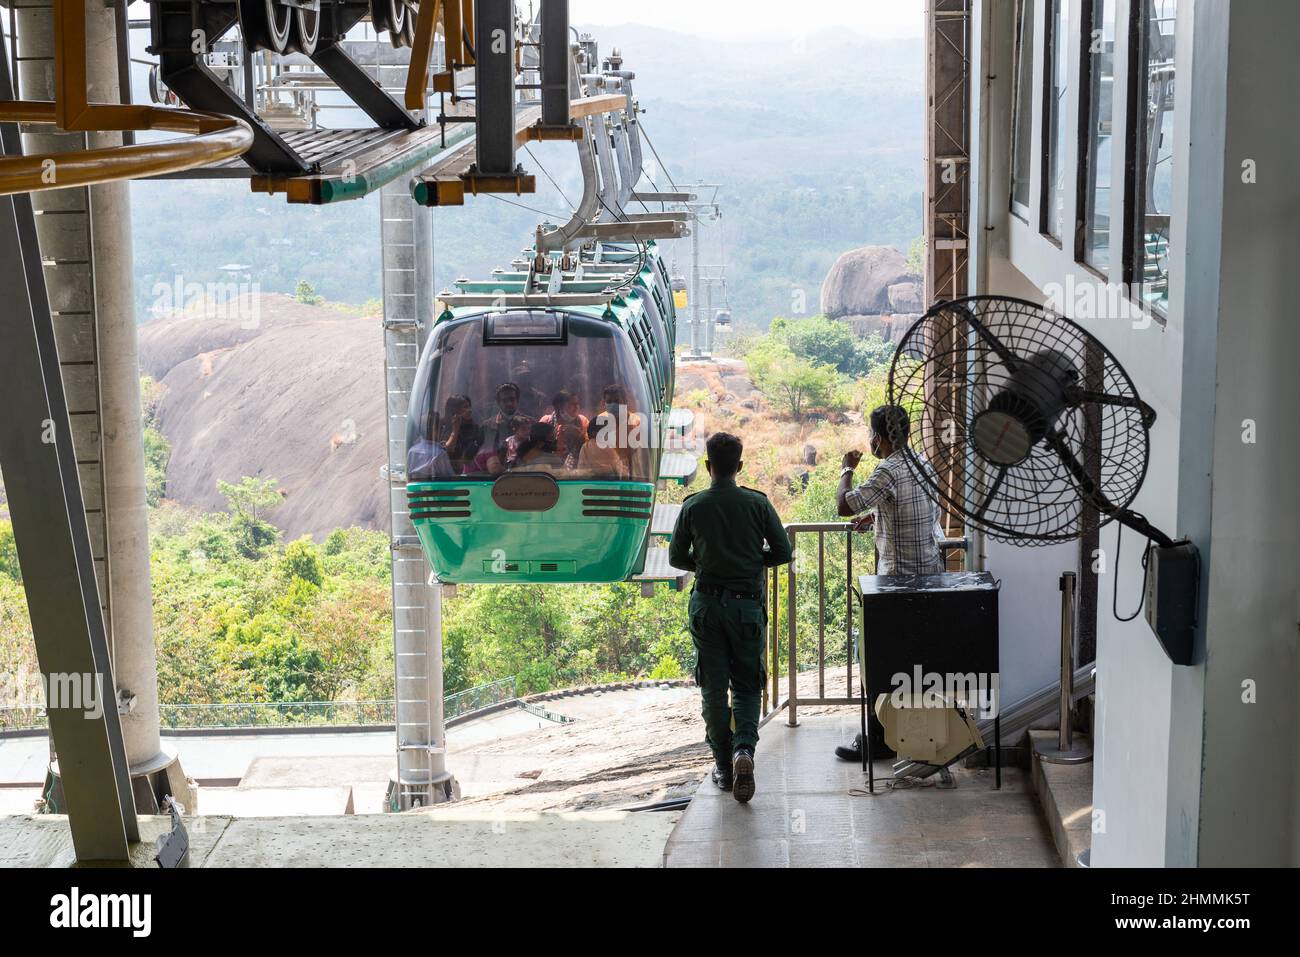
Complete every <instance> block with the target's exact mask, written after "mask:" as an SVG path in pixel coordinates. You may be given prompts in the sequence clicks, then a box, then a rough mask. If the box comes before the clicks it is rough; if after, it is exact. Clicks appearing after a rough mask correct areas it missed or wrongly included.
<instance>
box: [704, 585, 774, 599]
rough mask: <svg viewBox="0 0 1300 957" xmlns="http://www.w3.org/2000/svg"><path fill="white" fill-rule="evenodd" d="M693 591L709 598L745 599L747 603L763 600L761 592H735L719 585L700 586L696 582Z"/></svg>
mask: <svg viewBox="0 0 1300 957" xmlns="http://www.w3.org/2000/svg"><path fill="white" fill-rule="evenodd" d="M695 590H696V591H697V592H699V593H700V594H701V595H708V596H709V597H711V598H745V599H748V600H749V601H762V600H763V593H762V592H756V591H736V590H735V589H734V588H723V587H722V586H721V585H702V584H700V583H699V582H697V583H696V584H695Z"/></svg>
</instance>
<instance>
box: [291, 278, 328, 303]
mask: <svg viewBox="0 0 1300 957" xmlns="http://www.w3.org/2000/svg"><path fill="white" fill-rule="evenodd" d="M293 298H294V299H297V300H298V301H299V302H301V303H302V304H303V305H305V306H319V305H320V304H321V303H322V302H324V301H325V299H324V298H323V297H321V296H318V295H316V288H315V287H314V286H312V284H311V283H309V282H308V281H307V280H306V279H299V280H298V285H297V286H295V287H294V290H293Z"/></svg>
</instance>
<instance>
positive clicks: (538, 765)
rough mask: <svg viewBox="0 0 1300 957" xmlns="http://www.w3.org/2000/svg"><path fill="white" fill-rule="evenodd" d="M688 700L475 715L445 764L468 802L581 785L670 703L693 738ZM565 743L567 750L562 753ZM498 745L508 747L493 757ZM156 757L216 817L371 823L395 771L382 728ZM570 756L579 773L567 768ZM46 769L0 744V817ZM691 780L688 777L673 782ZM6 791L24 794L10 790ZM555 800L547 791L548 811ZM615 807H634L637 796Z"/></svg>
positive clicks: (202, 741) (199, 744)
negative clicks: (535, 787)
mask: <svg viewBox="0 0 1300 957" xmlns="http://www.w3.org/2000/svg"><path fill="white" fill-rule="evenodd" d="M697 696H698V692H697V691H696V690H695V689H694V688H687V687H676V686H667V685H655V686H646V687H641V688H620V689H609V690H604V691H600V690H597V691H593V692H590V693H586V694H578V695H571V696H564V697H557V698H555V699H554V700H548V701H546V702H543V704H544V705H545V706H546V707H547V708H549V709H550V710H552V711H556V712H559V713H562V714H565V715H568V716H570V717H572V718H575V719H576V720H577V722H578V723H577V724H573V725H557V724H554V723H552V722H550V721H546V720H545V719H542V718H538V717H537V716H535V715H531V714H528V713H527V712H524V711H522V710H518V709H506V710H502V711H497V712H493V713H491V714H487V715H482V716H480V717H477V718H474V719H473V720H470V721H467V722H464V723H461V724H457V725H454V726H453V727H451V728H449V729H448V731H447V745H448V758H447V760H448V764H449V766H450V767H451V768H452V769H453V770H454V773H455V775H456V779H457V782H458V783H459V785H460V789H461V794H462V796H463V797H464V798H467V799H469V798H478V797H483V796H487V795H497V794H500V793H504V792H509V791H512V790H516V789H519V788H520V787H521V786H522V785H526V784H529V783H533V782H535V781H536V778H537V772H539V771H544V772H545V773H544V774H543V777H545V778H546V784H547V785H548V786H550V785H553V783H554V782H553V780H552V779H555V778H564V777H571V778H575V779H577V780H579V781H580V780H581V779H582V778H583V777H584V775H589V774H591V773H593V769H594V770H595V771H608V770H609V768H610V767H618V766H621V765H623V764H626V763H628V762H629V761H633V762H634V761H635V760H636V758H637V755H636V754H634V753H628V754H624V753H623V746H621V745H619V744H618V742H617V740H616V738H615V735H613V734H611V733H610V731H609V729H611V728H618V729H624V730H626V731H627V732H629V733H634V732H635V731H636V730H637V729H638V728H642V727H653V728H655V730H656V731H657V732H660V733H661V734H663V733H664V732H663V728H664V727H665V725H664V724H663V721H662V719H661V718H659V717H657V716H659V715H660V714H661V713H662V711H663V709H664V708H665V706H673V705H677V706H680V707H681V709H682V710H683V714H687V713H689V715H690V728H691V729H692V731H693V732H694V733H692V734H691V735H690V740H692V741H693V740H698V737H697V735H698V726H699V722H698V719H697V718H696V714H697V713H698V710H699V708H698V704H697V702H696V698H697ZM600 729H605V730H600ZM593 733H594V734H595V735H596V736H597V737H599V738H601V739H602V740H606V739H607V743H608V746H607V747H605V748H603V749H602V748H599V747H595V746H593V743H592V742H591V741H589V740H588V739H589V738H590V737H591V736H592V734H593ZM568 738H572V739H573V741H574V742H575V743H574V744H572V745H571V746H564V745H563V741H564V740H565V739H568ZM664 740H665V741H667V742H668V743H667V744H665V747H666V748H671V747H673V746H675V745H677V744H679V743H680V742H679V741H678V740H677V737H673V736H672V735H668V736H667V737H665V738H664ZM503 744H505V745H508V746H506V747H504V748H503ZM557 747H558V748H560V751H558V752H557V751H556V750H555V749H556V748H557ZM163 748H164V749H165V750H167V751H169V752H171V753H174V754H178V755H180V757H181V766H182V767H183V768H184V769H185V773H186V774H188V775H189V776H190V777H191V778H195V779H197V780H198V781H199V782H201V784H202V786H201V787H200V790H199V796H198V806H197V808H192V809H190V810H191V811H192V812H197V813H199V814H204V815H216V816H231V817H252V816H256V817H290V816H295V815H299V814H302V815H314V816H330V815H338V814H345V813H351V814H379V813H381V812H383V811H384V809H385V808H384V796H385V792H386V790H387V787H388V779H389V776H390V775H391V774H392V772H393V770H394V768H395V765H396V758H395V756H394V740H393V733H392V732H391V731H378V732H339V731H331V730H330V729H328V728H321V729H318V730H314V731H313V732H312V733H310V734H303V733H297V734H240V733H238V732H233V733H224V734H214V735H183V736H177V735H168V734H165V733H164V735H163ZM578 758H581V759H582V760H581V762H579V763H580V764H581V766H580V767H576V768H575V767H574V766H573V765H574V761H575V760H576V759H578ZM48 761H49V744H48V742H47V740H46V738H45V736H44V735H40V736H30V737H12V738H0V815H4V814H18V815H23V814H27V813H30V812H31V810H32V808H33V807H34V805H35V803H36V801H37V799H38V798H39V797H40V796H41V790H40V787H39V786H38V782H40V781H41V780H43V778H44V775H45V767H46V764H47V763H48ZM587 765H592V767H588V766H587ZM607 766H608V767H607ZM529 775H531V779H530V778H529V777H528V776H529ZM689 780H690V775H689V773H688V774H687V776H686V777H684V778H682V781H680V782H679V784H680V783H682V782H685V781H689ZM16 783H23V784H26V785H27V786H24V787H15V786H13V785H14V784H16ZM559 797H560V796H559V795H558V794H557V795H556V800H557V802H558V801H559ZM651 797H653V795H652V796H651ZM516 803H519V802H516ZM614 803H622V804H632V803H639V799H634V798H628V799H627V800H625V801H621V802H614ZM514 809H515V810H533V809H536V808H520V807H516V808H514Z"/></svg>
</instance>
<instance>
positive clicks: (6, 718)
mask: <svg viewBox="0 0 1300 957" xmlns="http://www.w3.org/2000/svg"><path fill="white" fill-rule="evenodd" d="M517 697H518V694H517V688H516V681H515V678H513V677H510V678H502V679H500V680H498V681H492V682H489V683H488V684H484V685H478V686H476V687H473V688H467V689H466V690H464V691H458V692H456V693H455V694H451V695H447V697H446V698H444V699H443V702H444V703H443V707H444V709H445V713H446V716H447V718H449V719H450V718H455V717H459V716H460V715H464V714H469V713H470V712H473V711H479V710H481V709H483V708H489V707H491V706H492V705H496V704H502V703H503V702H507V701H513V700H514V699H515V698H517ZM393 708H394V704H393V702H392V701H391V700H387V701H234V702H221V703H215V704H206V703H205V704H162V705H159V711H160V712H161V717H162V727H163V730H164V731H168V730H170V731H178V730H188V729H191V728H300V727H322V728H328V727H367V726H371V725H373V726H375V727H377V728H382V727H391V726H392V725H393V723H394V721H395V718H394V711H393ZM45 727H47V724H46V718H45V709H44V707H43V706H40V705H15V706H9V707H0V731H32V730H38V729H41V728H45Z"/></svg>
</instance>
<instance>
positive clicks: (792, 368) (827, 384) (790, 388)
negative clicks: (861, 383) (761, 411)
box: [745, 341, 839, 420]
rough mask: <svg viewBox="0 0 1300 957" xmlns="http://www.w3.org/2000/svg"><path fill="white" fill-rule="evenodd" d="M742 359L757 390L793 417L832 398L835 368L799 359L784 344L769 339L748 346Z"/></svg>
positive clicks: (800, 415) (836, 378) (836, 377)
mask: <svg viewBox="0 0 1300 957" xmlns="http://www.w3.org/2000/svg"><path fill="white" fill-rule="evenodd" d="M745 362H746V365H747V366H748V367H749V375H750V378H752V379H753V380H754V385H756V386H757V387H758V389H759V391H760V392H762V393H763V394H764V395H766V396H767V397H768V399H769V400H770V401H771V402H773V403H775V404H777V405H779V406H780V407H781V408H783V409H784V410H785V411H787V412H788V413H789V414H790V415H791V417H792V418H794V419H796V420H798V419H802V418H803V416H804V413H805V412H806V411H807V409H808V407H809V406H824V405H827V404H828V403H830V402H831V400H832V399H833V398H834V397H835V392H836V386H837V385H838V384H839V373H838V372H837V371H836V370H835V367H834V366H829V365H821V364H819V363H816V362H812V361H810V360H808V359H802V358H800V357H799V356H797V355H795V354H794V352H793V351H792V350H791V349H790V347H789V346H787V345H785V344H784V343H781V342H774V341H769V342H767V343H765V344H762V345H760V346H757V347H755V348H752V349H750V351H749V355H748V356H747V357H746V359H745Z"/></svg>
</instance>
